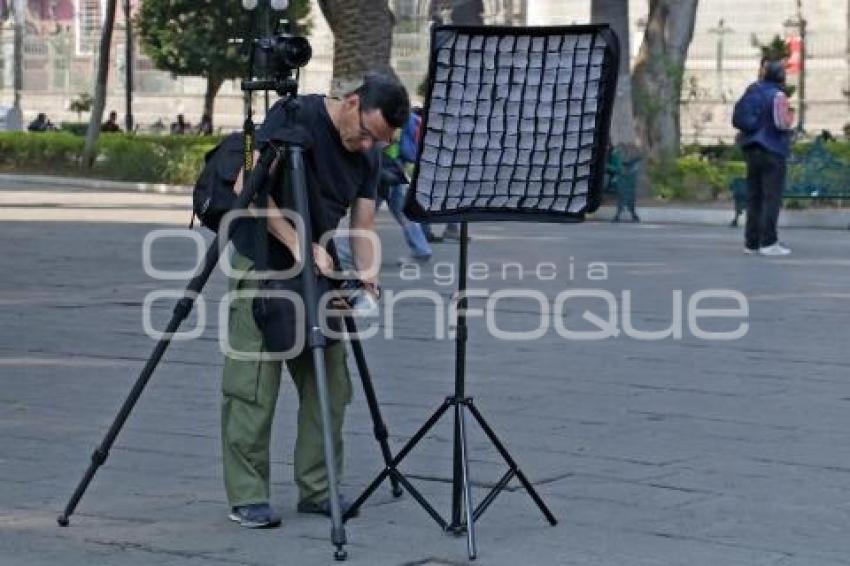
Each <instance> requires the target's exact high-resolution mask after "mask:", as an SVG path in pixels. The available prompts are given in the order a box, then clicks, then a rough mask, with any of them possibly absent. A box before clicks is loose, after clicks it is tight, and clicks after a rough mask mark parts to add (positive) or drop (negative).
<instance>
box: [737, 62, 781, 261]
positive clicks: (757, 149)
mask: <svg viewBox="0 0 850 566" xmlns="http://www.w3.org/2000/svg"><path fill="white" fill-rule="evenodd" d="M732 124H733V125H734V126H735V127H736V128H737V129H738V130H740V134H739V139H738V143H739V145H740V146H741V149H742V150H743V152H744V158H745V160H746V162H747V189H748V194H747V223H746V228H745V230H744V253H746V254H758V255H763V256H786V255H788V254H790V253H791V249H790V248H788V247H787V246H785V245H783V244H782V243H780V242H779V235H778V233H777V223H778V220H779V211H780V209H781V208H782V191H783V189H784V188H785V180H786V176H787V161H788V157H789V156H790V154H791V138H792V129H793V124H794V111H793V109H792V108H791V106H790V104H789V101H788V96H787V95H786V93H785V62H784V61H782V60H767V59H763V60H762V63H761V65H760V68H759V80H758V81H756V82H754V83H753V84H751V85H750V86H749V87H747V90H746V92H745V93H744V95H743V96H742V97H741V98H740V100H738V102H737V103H736V104H735V110H734V113H733V116H732Z"/></svg>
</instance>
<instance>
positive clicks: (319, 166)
mask: <svg viewBox="0 0 850 566" xmlns="http://www.w3.org/2000/svg"><path fill="white" fill-rule="evenodd" d="M293 130H298V131H299V136H298V137H299V139H303V140H304V142H305V143H304V144H303V145H304V147H305V151H304V169H305V173H306V176H307V195H308V200H309V201H310V211H311V215H310V217H311V223H312V228H313V241H315V242H318V241H319V239H320V237H321V236H322V234H324V233H325V232H327V231H329V230H333V229H335V228H336V227H337V226H338V225H339V222H340V220H342V218H343V217H344V216H345V215H346V212H347V211H348V208H349V207H350V206H351V205H352V204H353V203H354V201H355V200H356V199H358V198H368V199H372V200H375V198H376V196H377V186H378V178H379V176H380V154H379V152H378V151H377V150H376V149H373V150H371V151H370V152H369V153H360V152H351V151H348V150H347V149H346V148H345V146H343V145H342V139H341V138H340V137H339V132H338V131H337V129H336V127H335V126H334V124H333V122H332V121H331V117H330V115H329V114H328V111H327V108H326V107H325V97H324V96H320V95H315V94H313V95H306V96H299V97H298V108H297V110H296V111H295V112H294V114H291V115H290V116H287V115H286V111H285V109H284V107H283V104H282V103H281V102H278V103H276V104H275V105H274V106H272V108H271V109H270V110H269V113H268V115H267V116H266V120H265V122H263V124H262V126H261V127H260V128H259V130H258V132H257V146H258V147H259V148H263V147H265V146H266V144H267V143H278V142H280V140H283V139H286V138H287V137H289V136H288V134H289V133H291V132H292V131H293ZM283 185H284V184H283V183H274V184H273V186H272V187H270V191H269V194H270V195H271V196H272V198H273V199H274V200H275V202H276V203H277V205H278V207H279V208H288V209H292V210H294V204H293V200H292V195H290V194H287V191H284V190H283ZM317 197H318V198H317ZM251 225H253V223H252V224H251ZM247 226H248V224H246V227H245V228H241V229H240V230H238V231H237V234H236V235H235V237H234V238H233V241H234V245H235V246H236V249H237V250H238V251H239V253H241V254H242V255H245V256H247V257H249V258H251V259H255V254H254V246H255V234H254V233H255V230H251V229H248V228H247ZM268 241H269V254H268V262H269V267H272V268H274V269H284V268H286V267H289V266H290V265H292V261H293V260H292V256H291V254H290V253H289V250H288V249H287V248H286V246H284V245H283V244H281V243H280V242H279V241H278V240H277V238H275V237H274V236H273V235H272V234H269V235H268Z"/></svg>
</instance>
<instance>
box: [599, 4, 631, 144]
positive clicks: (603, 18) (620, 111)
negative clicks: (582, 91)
mask: <svg viewBox="0 0 850 566" xmlns="http://www.w3.org/2000/svg"><path fill="white" fill-rule="evenodd" d="M590 21H591V22H593V23H604V24H608V25H610V26H611V29H612V30H613V31H614V33H615V34H617V39H619V40H620V66H619V77H618V78H617V96H616V98H615V100H614V115H613V117H612V119H611V144H612V145H615V146H616V145H627V146H634V145H635V141H636V138H635V123H634V116H633V114H632V77H631V73H630V64H629V63H630V61H629V60H630V55H631V47H630V42H629V3H628V2H624V1H623V0H593V1H592V2H591V7H590Z"/></svg>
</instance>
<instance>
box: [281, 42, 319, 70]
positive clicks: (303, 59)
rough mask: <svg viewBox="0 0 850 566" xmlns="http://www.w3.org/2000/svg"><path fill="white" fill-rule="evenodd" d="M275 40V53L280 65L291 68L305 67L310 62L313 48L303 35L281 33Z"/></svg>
mask: <svg viewBox="0 0 850 566" xmlns="http://www.w3.org/2000/svg"><path fill="white" fill-rule="evenodd" d="M276 39H277V40H276V41H275V55H276V56H277V58H278V61H279V62H280V66H283V67H288V68H290V69H297V68H300V67H303V66H304V65H306V64H307V63H309V62H310V57H312V56H313V48H312V47H310V43H309V42H308V41H307V39H305V38H303V37H297V36H295V37H293V36H288V35H279V36H277V38H276Z"/></svg>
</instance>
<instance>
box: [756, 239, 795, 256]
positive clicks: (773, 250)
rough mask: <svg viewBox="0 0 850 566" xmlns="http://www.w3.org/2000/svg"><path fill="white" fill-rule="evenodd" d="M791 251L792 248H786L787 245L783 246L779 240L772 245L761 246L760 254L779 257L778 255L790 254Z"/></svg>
mask: <svg viewBox="0 0 850 566" xmlns="http://www.w3.org/2000/svg"><path fill="white" fill-rule="evenodd" d="M790 253H791V250H790V249H788V248H786V247H785V246H783V245H782V244H780V243H779V242H776V243H775V244H773V245H771V246H765V247H763V248H759V255H764V256H771V257H777V256H783V255H788V254H790Z"/></svg>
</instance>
